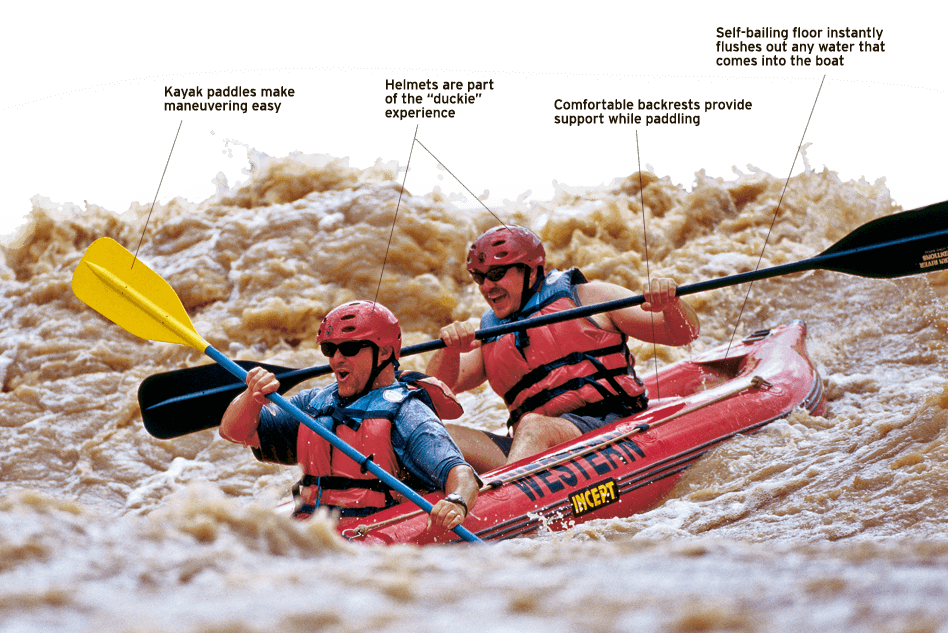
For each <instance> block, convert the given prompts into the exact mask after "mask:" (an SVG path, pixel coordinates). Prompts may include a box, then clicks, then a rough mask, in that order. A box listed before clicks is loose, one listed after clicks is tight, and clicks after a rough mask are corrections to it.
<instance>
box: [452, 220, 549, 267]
mask: <svg viewBox="0 0 948 633" xmlns="http://www.w3.org/2000/svg"><path fill="white" fill-rule="evenodd" d="M545 263H546V251H545V250H544V249H543V242H541V241H540V238H539V237H537V235H536V233H534V232H533V231H531V230H530V229H525V228H523V227H522V226H513V225H511V226H495V227H494V228H492V229H489V230H487V231H486V232H485V233H484V234H483V235H481V236H480V237H479V238H477V239H476V240H474V243H473V244H472V245H471V250H470V251H468V253H467V269H468V271H471V272H478V273H485V272H487V271H488V270H490V269H491V268H493V267H495V266H507V265H510V264H524V265H525V266H526V267H527V268H534V267H537V266H543V265H544V264H545Z"/></svg>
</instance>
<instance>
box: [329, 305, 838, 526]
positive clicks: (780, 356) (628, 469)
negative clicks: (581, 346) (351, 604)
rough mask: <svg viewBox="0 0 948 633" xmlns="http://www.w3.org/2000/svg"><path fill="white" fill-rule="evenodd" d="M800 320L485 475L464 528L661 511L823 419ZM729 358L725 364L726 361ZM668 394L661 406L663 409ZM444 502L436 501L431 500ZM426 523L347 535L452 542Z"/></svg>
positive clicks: (390, 522)
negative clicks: (610, 419) (718, 472)
mask: <svg viewBox="0 0 948 633" xmlns="http://www.w3.org/2000/svg"><path fill="white" fill-rule="evenodd" d="M805 338H806V325H805V324H804V323H803V322H802V321H794V322H791V323H788V324H785V325H782V326H780V327H777V328H773V329H771V330H762V331H758V332H755V333H754V334H752V335H750V336H748V337H747V338H745V339H744V340H743V341H741V342H737V343H734V344H732V345H731V349H730V351H729V352H728V351H727V345H722V346H720V347H717V348H714V349H711V350H709V351H706V352H703V353H700V354H697V355H696V356H694V357H692V358H690V359H687V360H682V361H679V362H677V363H674V364H672V365H669V366H667V367H665V368H664V369H662V370H661V371H660V372H659V375H658V377H657V378H658V387H656V376H655V375H654V374H653V375H652V376H651V377H644V380H645V383H646V385H647V387H648V390H649V394H651V396H652V400H651V401H650V403H649V408H648V410H646V411H643V412H641V413H639V414H636V415H634V416H631V417H629V418H625V419H623V420H620V421H618V422H615V423H613V424H610V425H608V426H606V427H603V428H601V429H598V430H597V431H594V432H592V433H588V434H586V435H583V436H581V437H579V438H577V439H575V440H573V441H571V442H567V443H565V444H562V445H560V446H556V447H553V448H551V449H549V450H547V451H545V452H543V453H540V454H538V455H535V456H534V457H531V458H528V459H526V460H523V461H520V462H517V463H516V464H511V465H510V466H505V467H503V468H500V469H498V470H495V471H491V472H490V473H486V474H484V475H482V479H483V481H484V484H485V485H484V488H483V489H482V490H481V493H480V496H479V497H478V499H477V503H476V504H475V506H474V508H472V511H471V514H470V516H468V518H467V520H466V521H465V522H464V527H466V528H467V529H469V530H470V531H472V532H473V533H474V534H476V535H477V536H478V537H480V538H481V539H483V540H485V541H497V540H503V539H509V538H514V537H517V536H523V535H526V534H530V533H531V532H535V531H536V530H537V529H539V528H540V527H541V525H542V526H545V528H546V529H549V530H563V529H568V528H570V527H572V526H574V525H577V524H579V523H582V522H585V521H590V520H593V519H603V518H611V517H623V516H629V515H631V514H634V513H636V512H643V511H645V510H648V509H650V508H652V507H653V506H655V505H656V504H657V503H658V502H659V501H661V499H662V498H663V497H664V496H665V495H666V494H668V492H669V491H670V490H671V489H672V487H673V486H674V485H675V484H676V483H677V482H678V480H679V479H680V478H681V473H682V472H683V471H684V470H685V469H686V468H688V466H689V465H691V464H692V463H694V462H695V461H696V460H697V459H699V458H700V457H701V456H702V455H704V453H706V452H707V451H709V450H711V449H712V448H714V447H715V446H717V445H718V444H720V443H722V442H724V441H726V440H728V439H729V438H731V437H733V436H735V435H737V434H738V433H753V432H754V431H757V430H759V429H760V428H761V427H763V426H764V425H766V424H768V423H770V422H773V421H774V420H777V419H780V418H782V417H785V416H786V415H788V414H789V413H790V412H791V411H792V410H793V409H795V408H796V407H803V408H805V409H807V410H808V411H810V412H811V413H813V414H814V415H821V414H822V413H823V411H824V409H825V406H826V401H825V398H824V394H823V383H822V380H821V379H820V376H819V374H818V373H817V371H816V369H815V368H814V367H813V364H812V363H811V362H810V359H809V357H808V356H807V353H806V348H805ZM725 354H727V356H725ZM656 394H660V395H661V398H656V397H655V396H656ZM440 498H441V495H440V494H437V493H433V494H431V495H428V496H427V499H428V500H429V501H431V502H432V503H435V502H436V501H437V500H438V499H440ZM427 518H428V517H427V515H425V514H423V513H422V512H421V511H419V510H418V508H417V507H415V506H414V505H413V504H410V503H403V504H401V505H398V506H394V507H392V508H389V509H387V510H385V511H383V512H379V513H376V514H374V515H372V516H369V517H365V518H345V519H341V520H340V521H339V524H338V530H339V531H340V532H341V533H342V535H343V536H345V537H346V538H347V539H349V540H351V541H353V542H359V543H375V544H394V543H413V544H418V545H424V544H429V543H445V542H450V541H456V540H458V537H457V536H456V535H455V534H454V533H453V532H450V531H445V530H440V529H432V530H431V531H426V529H425V528H426V525H427Z"/></svg>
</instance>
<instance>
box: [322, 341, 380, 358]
mask: <svg viewBox="0 0 948 633" xmlns="http://www.w3.org/2000/svg"><path fill="white" fill-rule="evenodd" d="M373 344H374V343H372V342H371V341H345V342H344V343H320V345H319V351H321V352H322V353H323V356H325V357H326V358H332V357H333V356H335V355H336V350H339V353H340V354H342V355H343V356H346V357H349V358H351V357H353V356H355V355H356V354H358V353H359V352H361V351H362V349H363V348H366V347H371V346H372V345H373Z"/></svg>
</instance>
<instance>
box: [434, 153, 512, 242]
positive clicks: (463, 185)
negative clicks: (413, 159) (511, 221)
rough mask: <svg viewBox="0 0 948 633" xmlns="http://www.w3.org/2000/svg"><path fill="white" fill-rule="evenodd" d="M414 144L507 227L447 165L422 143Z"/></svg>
mask: <svg viewBox="0 0 948 633" xmlns="http://www.w3.org/2000/svg"><path fill="white" fill-rule="evenodd" d="M415 142H416V143H418V144H419V145H421V147H422V148H424V150H425V151H426V152H428V153H429V154H431V157H432V158H433V159H435V160H436V161H438V164H439V165H441V166H442V167H444V170H445V171H446V172H448V173H449V174H451V177H452V178H454V179H455V180H457V181H458V184H459V185H461V186H462V187H464V190H465V191H467V192H468V193H469V194H471V196H472V197H473V198H474V199H475V200H477V201H478V202H480V203H481V206H482V207H484V208H485V209H487V212H488V213H490V214H491V215H493V216H494V219H495V220H497V221H498V222H500V223H501V224H503V225H504V227H506V226H507V224H506V223H505V222H504V221H503V220H501V219H500V218H498V217H497V216H496V215H495V214H494V212H493V211H491V210H490V209H489V208H488V207H487V205H486V204H484V202H483V200H481V199H480V198H478V197H477V196H475V195H474V192H473V191H471V190H470V189H468V188H467V185H465V184H464V183H463V182H461V179H460V178H458V177H457V176H455V175H454V172H452V171H451V170H450V169H448V167H447V165H445V164H444V163H442V162H441V160H440V159H439V158H438V157H437V156H435V155H434V154H432V153H431V150H430V149H428V148H427V147H425V144H424V143H422V142H421V141H419V140H418V139H415Z"/></svg>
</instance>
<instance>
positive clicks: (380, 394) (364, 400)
mask: <svg viewBox="0 0 948 633" xmlns="http://www.w3.org/2000/svg"><path fill="white" fill-rule="evenodd" d="M397 378H398V380H397V381H396V382H395V383H394V384H392V385H390V386H388V387H383V388H381V389H376V390H374V391H371V392H369V393H368V394H366V395H365V396H363V397H361V398H359V399H358V400H357V401H355V402H354V403H352V404H351V405H350V406H349V407H339V406H337V405H336V398H335V395H336V390H335V388H330V389H326V390H324V393H323V394H321V395H320V396H319V397H318V398H319V399H318V400H314V401H313V402H312V406H313V407H314V408H315V409H316V412H317V414H316V415H314V418H316V421H317V422H318V423H320V424H323V425H324V427H325V428H330V430H332V431H333V432H334V433H335V434H336V435H337V436H338V437H339V439H341V440H342V441H344V442H345V443H346V444H348V445H349V446H351V447H352V448H354V449H355V450H357V451H358V452H359V453H360V454H362V455H363V456H366V457H369V456H371V458H372V461H373V462H375V464H376V465H378V466H379V467H380V468H382V469H383V470H385V471H386V472H388V473H390V474H391V475H393V476H395V477H397V478H398V479H404V478H405V476H404V475H405V473H404V472H403V471H402V468H401V465H400V464H399V462H398V459H397V457H396V455H395V451H394V450H393V449H392V424H393V422H394V420H395V417H396V416H397V415H398V412H399V410H400V409H401V407H402V405H403V404H404V403H405V402H406V401H407V400H408V399H409V398H420V399H421V400H422V402H424V403H425V404H426V405H428V407H430V408H431V409H432V410H433V411H435V413H437V414H438V415H439V416H440V415H442V412H443V415H444V416H445V417H447V416H453V417H459V416H460V415H461V413H463V409H462V408H461V405H460V403H459V402H458V401H457V399H456V398H455V396H454V394H453V393H452V392H451V390H450V389H448V388H447V386H446V385H444V383H442V382H441V381H440V380H437V379H436V378H432V377H430V376H426V375H424V374H421V373H418V372H398V373H397ZM449 419H451V418H449ZM296 444H297V446H296V456H297V460H298V461H299V464H300V466H302V468H303V473H304V476H303V479H302V480H301V481H300V482H299V484H298V485H297V487H295V488H294V496H297V497H298V503H297V505H298V509H297V512H296V515H297V516H300V517H302V516H308V515H311V514H312V513H313V512H314V511H315V508H316V507H317V506H319V505H328V506H334V507H336V508H341V509H342V510H341V512H342V514H343V515H364V514H370V513H372V512H375V511H378V510H381V509H383V508H385V507H387V506H389V505H393V504H394V503H396V502H397V501H399V500H400V499H399V498H396V496H395V494H394V493H393V492H392V491H391V490H390V489H389V487H388V486H386V485H385V484H384V483H382V481H381V480H380V479H378V478H377V477H376V476H375V475H373V474H371V473H369V472H366V471H365V470H364V469H363V468H362V466H361V464H358V463H356V462H355V461H353V460H352V459H351V458H349V457H347V456H346V455H345V454H343V453H342V452H341V451H339V450H337V449H335V448H333V446H332V445H331V444H330V443H329V442H327V441H326V440H324V439H323V438H321V437H320V436H319V435H317V434H316V433H315V432H314V431H313V430H312V429H310V428H309V427H307V426H305V425H300V427H299V432H298V434H297V442H296Z"/></svg>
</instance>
